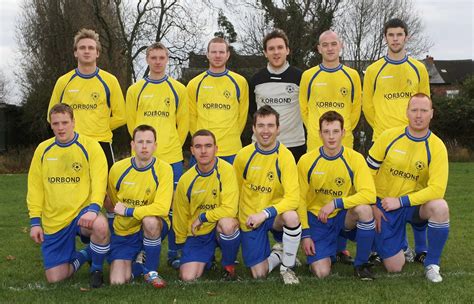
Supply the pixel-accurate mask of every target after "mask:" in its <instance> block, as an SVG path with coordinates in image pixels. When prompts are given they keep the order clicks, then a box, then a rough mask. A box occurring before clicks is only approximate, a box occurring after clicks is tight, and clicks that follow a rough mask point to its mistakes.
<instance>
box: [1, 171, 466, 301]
mask: <svg viewBox="0 0 474 304" xmlns="http://www.w3.org/2000/svg"><path fill="white" fill-rule="evenodd" d="M26 188H27V187H26V175H0V193H1V194H0V208H1V209H0V210H1V220H0V237H1V240H2V246H0V274H1V276H0V302H1V303H80V302H82V303H88V302H101V303H134V302H135V303H136V302H154V303H315V302H326V303H333V302H334V303H335V302H342V303H346V302H350V303H387V302H390V303H396V302H400V303H425V302H430V303H448V302H449V303H453V302H454V303H472V302H474V262H473V261H472V260H471V258H472V256H471V253H473V252H474V250H473V248H474V234H473V232H474V220H473V219H474V212H473V210H474V207H473V206H474V204H473V202H472V197H473V196H474V163H451V164H450V176H449V186H448V191H447V195H446V199H447V201H448V204H449V206H450V209H451V210H450V211H451V232H450V236H449V239H448V242H447V245H446V247H445V250H444V254H443V258H442V263H441V272H442V275H443V278H444V281H443V282H442V283H441V284H433V283H430V282H428V281H427V280H425V279H424V277H423V267H422V266H421V265H419V264H409V265H406V266H405V269H404V271H403V272H402V273H401V274H396V275H389V274H387V273H386V272H385V271H384V270H383V268H382V266H377V267H376V268H375V272H376V276H377V279H376V280H375V281H373V282H361V281H358V280H357V279H355V278H354V277H353V269H352V267H350V266H345V265H338V264H336V265H334V267H333V271H332V275H331V276H330V277H329V278H327V279H325V280H318V279H316V278H314V277H312V276H311V275H310V273H309V271H308V269H307V267H305V266H303V267H299V268H298V269H297V270H296V272H297V274H298V276H299V277H300V280H301V284H300V285H298V286H284V285H283V283H282V282H281V279H280V277H279V274H278V272H277V271H276V272H274V273H272V274H271V275H270V276H269V278H268V279H267V280H263V281H255V280H252V279H251V278H250V274H249V272H248V270H247V269H245V268H244V267H243V265H242V264H241V265H239V266H238V267H237V269H238V272H239V274H240V275H241V277H242V278H243V282H221V281H219V280H220V277H221V273H220V271H214V272H208V273H206V274H205V275H204V277H203V278H202V279H201V280H199V281H198V282H196V283H192V284H183V283H181V282H180V281H179V280H178V279H177V272H176V271H174V270H173V269H171V268H169V267H168V266H167V265H166V261H165V256H166V241H165V242H164V246H163V250H162V253H163V254H162V260H161V266H160V274H161V275H162V276H163V277H164V278H165V279H166V280H167V281H168V287H166V288H165V289H162V290H156V289H153V288H152V287H151V286H148V285H147V284H146V283H144V282H143V281H142V280H137V281H136V282H133V283H131V284H129V285H125V286H108V285H106V286H105V287H104V288H101V289H98V290H90V289H89V286H88V278H89V277H88V270H87V268H88V267H87V266H86V267H83V268H82V269H81V270H80V271H79V272H78V273H77V274H76V275H75V276H74V277H73V278H72V279H70V280H68V281H66V282H63V283H59V284H48V283H46V280H45V278H44V271H43V266H42V262H41V253H40V249H39V246H37V245H35V244H34V243H33V242H32V241H31V240H30V238H29V228H28V226H29V219H28V212H27V208H26V203H25V196H26ZM408 235H409V236H411V232H409V233H408ZM349 249H350V250H351V252H355V248H354V245H353V244H349ZM300 258H301V259H302V260H304V259H303V257H302V256H301V254H300ZM105 273H106V275H107V274H108V268H107V266H106V269H105Z"/></svg>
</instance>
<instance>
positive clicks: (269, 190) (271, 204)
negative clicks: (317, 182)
mask: <svg viewBox="0 0 474 304" xmlns="http://www.w3.org/2000/svg"><path fill="white" fill-rule="evenodd" d="M234 168H235V173H236V175H237V182H238V186H239V189H240V200H239V222H240V229H242V231H250V230H251V229H249V228H248V227H247V226H246V221H247V218H248V217H249V215H252V214H255V213H258V212H261V211H265V212H266V213H267V215H268V217H269V218H273V217H275V216H277V215H278V214H281V213H283V212H286V211H289V210H296V209H297V208H298V206H299V185H298V170H297V168H296V164H295V159H294V158H293V155H292V154H291V152H290V151H289V150H288V148H286V147H285V146H284V145H283V144H281V143H280V142H277V145H276V146H275V148H274V149H272V150H270V151H263V150H261V149H260V148H258V145H257V143H254V144H250V145H248V146H246V147H244V148H243V149H242V150H240V151H239V153H238V154H237V156H236V158H235V162H234Z"/></svg>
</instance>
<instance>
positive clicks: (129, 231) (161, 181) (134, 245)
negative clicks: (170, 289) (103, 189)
mask: <svg viewBox="0 0 474 304" xmlns="http://www.w3.org/2000/svg"><path fill="white" fill-rule="evenodd" d="M132 136H133V139H132V143H131V146H132V151H133V152H134V154H135V156H134V157H129V158H126V159H123V160H121V161H119V162H117V163H115V164H114V165H113V166H112V169H110V174H109V188H108V189H109V193H110V197H111V199H112V203H113V204H114V206H115V208H114V211H115V213H116V214H117V215H118V216H116V217H115V220H114V234H113V235H112V242H111V247H110V257H109V259H110V260H111V261H112V263H111V265H110V283H111V284H124V283H126V282H128V281H130V279H131V278H132V261H133V260H135V258H136V256H137V255H138V253H139V252H140V250H142V249H143V250H144V252H145V263H144V265H143V268H142V269H141V270H142V273H143V274H144V278H145V280H146V281H147V282H149V283H151V284H152V285H153V286H154V287H156V288H162V287H165V286H166V282H165V281H164V280H163V279H162V278H161V277H160V276H159V275H158V272H157V270H158V266H159V262H160V253H161V240H162V239H163V238H164V237H165V236H166V233H167V232H168V227H169V225H170V223H169V220H168V213H169V210H170V206H171V199H172V197H173V171H172V169H171V166H170V165H169V164H168V163H166V162H164V161H163V160H161V159H159V158H156V157H154V156H153V155H154V152H155V150H156V149H157V147H156V146H157V144H156V131H155V129H154V128H153V127H151V126H148V125H140V126H138V127H136V128H135V129H134V131H133V133H132ZM139 274H141V273H134V275H139Z"/></svg>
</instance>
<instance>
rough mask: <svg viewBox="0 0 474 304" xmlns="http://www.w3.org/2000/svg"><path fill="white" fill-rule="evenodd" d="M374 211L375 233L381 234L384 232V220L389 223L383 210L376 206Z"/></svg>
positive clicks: (373, 208) (373, 207)
mask: <svg viewBox="0 0 474 304" xmlns="http://www.w3.org/2000/svg"><path fill="white" fill-rule="evenodd" d="M372 211H373V213H374V219H375V231H376V232H378V233H380V232H382V220H384V221H386V222H387V218H386V217H385V215H384V214H383V212H382V210H380V209H379V208H378V207H377V206H376V205H373V206H372Z"/></svg>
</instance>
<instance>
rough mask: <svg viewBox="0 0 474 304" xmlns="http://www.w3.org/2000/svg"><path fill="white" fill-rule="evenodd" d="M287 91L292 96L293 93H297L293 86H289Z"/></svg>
mask: <svg viewBox="0 0 474 304" xmlns="http://www.w3.org/2000/svg"><path fill="white" fill-rule="evenodd" d="M285 89H286V92H287V93H288V94H291V93H294V92H295V87H294V86H292V85H291V84H289V85H287V86H286V88H285Z"/></svg>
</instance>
